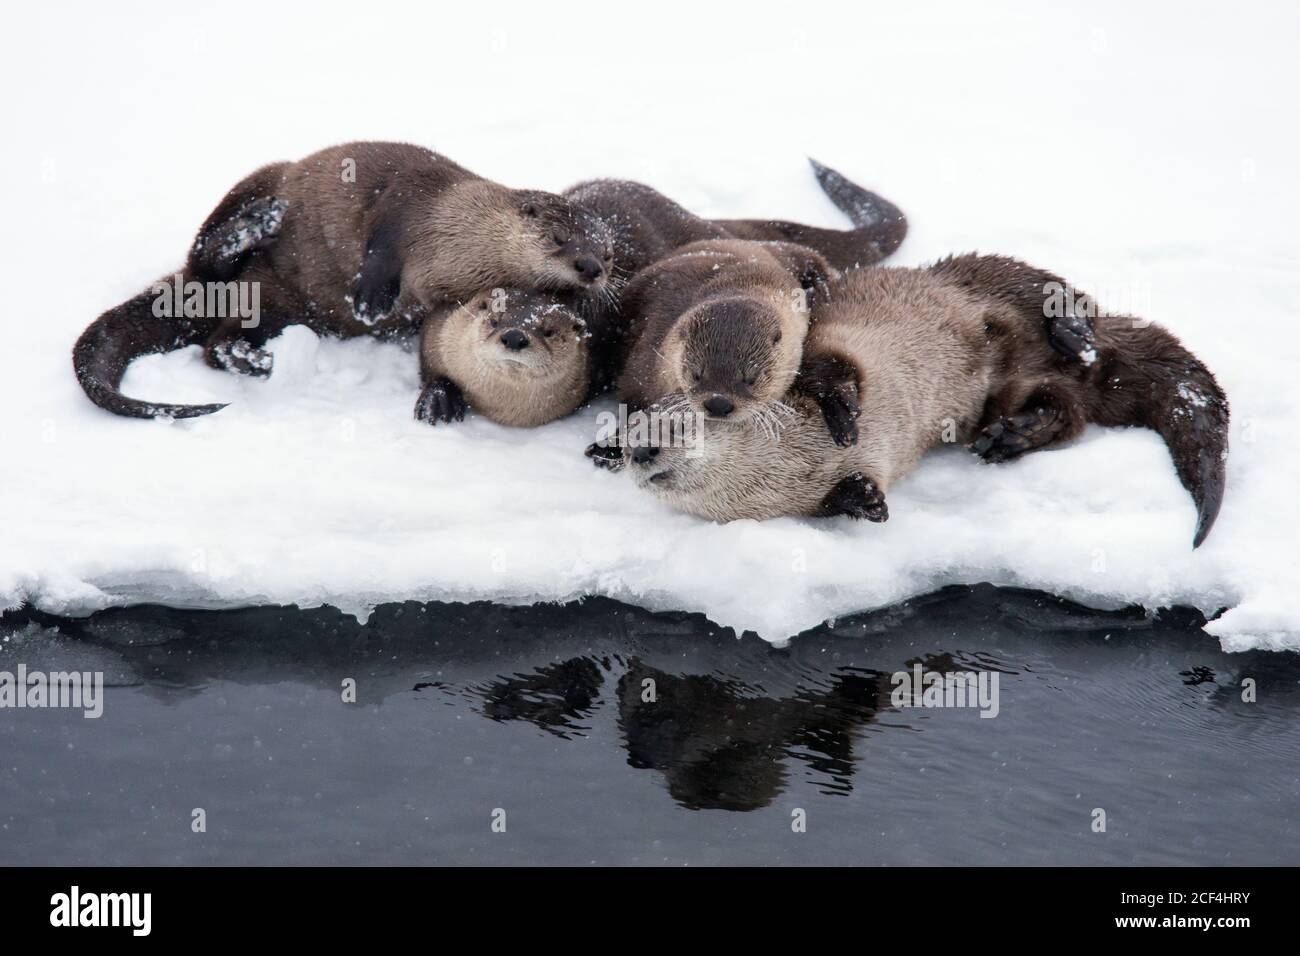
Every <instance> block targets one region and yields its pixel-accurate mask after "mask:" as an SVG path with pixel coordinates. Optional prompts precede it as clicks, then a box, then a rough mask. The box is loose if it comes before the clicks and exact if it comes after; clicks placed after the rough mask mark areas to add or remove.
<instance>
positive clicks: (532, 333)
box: [461, 289, 588, 379]
mask: <svg viewBox="0 0 1300 956" xmlns="http://www.w3.org/2000/svg"><path fill="white" fill-rule="evenodd" d="M461 314H462V316H463V320H464V321H465V322H466V323H467V324H468V325H469V335H470V338H471V341H472V343H473V350H474V354H475V358H477V360H478V361H479V362H480V363H482V364H483V365H485V366H490V367H493V368H495V369H497V370H498V371H500V372H501V373H503V374H507V375H517V376H522V377H525V378H537V379H543V378H552V377H567V376H570V375H572V374H574V372H575V369H576V368H578V367H584V366H585V363H586V360H587V359H586V349H587V338H588V332H587V324H586V322H584V321H583V319H582V317H581V316H580V315H579V314H578V313H577V312H576V311H574V310H573V309H572V308H571V307H570V306H569V305H568V304H567V303H566V302H564V300H562V299H561V298H559V297H557V296H556V295H553V294H548V293H545V292H532V291H527V290H523V289H492V290H491V291H488V292H482V293H480V294H479V295H477V296H474V297H473V298H472V299H471V300H470V301H469V302H467V303H466V304H465V305H463V306H461Z"/></svg>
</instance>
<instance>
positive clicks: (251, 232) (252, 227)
mask: <svg viewBox="0 0 1300 956" xmlns="http://www.w3.org/2000/svg"><path fill="white" fill-rule="evenodd" d="M288 208H289V204H288V202H286V201H285V200H283V199H278V198H276V197H275V196H264V197H262V198H261V199H254V200H252V201H251V202H248V203H246V204H245V205H244V206H243V207H242V208H241V209H240V210H239V212H238V213H236V214H235V217H234V218H233V219H231V220H230V221H229V222H228V223H226V224H225V226H224V227H222V230H221V232H220V233H218V234H217V235H215V236H213V237H211V239H210V240H209V242H213V241H215V242H216V254H217V258H218V259H219V260H225V261H234V260H236V259H238V258H240V257H241V256H244V255H246V254H247V253H250V252H252V251H253V250H254V249H261V248H264V247H265V246H268V245H270V244H271V242H272V240H274V239H275V237H276V236H278V235H279V234H280V228H281V227H282V226H283V225H284V214H285V211H286V210H287V209H288Z"/></svg>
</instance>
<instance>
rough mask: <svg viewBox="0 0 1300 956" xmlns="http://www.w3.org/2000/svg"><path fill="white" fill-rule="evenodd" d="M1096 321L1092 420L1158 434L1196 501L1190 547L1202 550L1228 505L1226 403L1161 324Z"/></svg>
mask: <svg viewBox="0 0 1300 956" xmlns="http://www.w3.org/2000/svg"><path fill="white" fill-rule="evenodd" d="M1093 323H1094V326H1095V328H1096V332H1097V344H1098V346H1099V351H1100V355H1101V368H1100V370H1099V377H1098V378H1097V379H1096V383H1097V388H1096V389H1094V390H1093V391H1092V394H1091V395H1090V400H1089V406H1090V408H1089V414H1088V419H1089V421H1095V422H1097V423H1098V424H1101V425H1142V426H1145V427H1146V428H1151V429H1154V430H1155V431H1157V432H1159V433H1160V437H1161V438H1163V439H1164V440H1165V444H1166V445H1168V446H1169V454H1170V455H1171V456H1172V457H1173V459H1174V468H1175V469H1176V470H1177V471H1178V478H1179V480H1180V481H1182V483H1183V487H1184V488H1186V489H1187V490H1188V492H1190V493H1191V496H1192V500H1193V501H1194V502H1195V503H1196V536H1195V537H1194V538H1193V539H1192V547H1194V548H1195V547H1200V544H1201V542H1202V541H1204V540H1205V538H1206V535H1208V534H1209V533H1210V529H1211V528H1212V527H1213V526H1214V519H1215V518H1217V517H1218V515H1219V506H1220V505H1221V504H1222V503H1223V490H1224V483H1225V479H1226V473H1227V464H1228V399H1227V397H1226V396H1225V395H1224V393H1223V389H1221V388H1220V387H1219V383H1218V382H1217V381H1215V379H1214V375H1213V374H1212V373H1211V372H1210V370H1209V369H1208V368H1206V367H1205V365H1204V364H1202V362H1201V361H1200V359H1198V358H1197V357H1196V356H1195V355H1193V354H1192V353H1191V352H1189V351H1188V350H1187V349H1185V348H1183V346H1182V344H1181V343H1180V342H1179V341H1178V340H1177V339H1176V338H1174V336H1172V335H1170V334H1169V333H1168V332H1166V331H1165V330H1164V329H1162V328H1160V327H1159V326H1157V325H1145V326H1144V325H1143V324H1142V323H1141V322H1139V321H1138V320H1135V319H1131V318H1127V317H1121V316H1116V317H1102V318H1096V319H1094V320H1093Z"/></svg>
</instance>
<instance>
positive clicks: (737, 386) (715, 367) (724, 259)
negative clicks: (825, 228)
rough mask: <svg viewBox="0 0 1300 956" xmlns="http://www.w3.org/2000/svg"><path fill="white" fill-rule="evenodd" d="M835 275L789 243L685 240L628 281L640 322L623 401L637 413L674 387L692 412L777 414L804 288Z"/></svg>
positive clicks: (802, 317)
mask: <svg viewBox="0 0 1300 956" xmlns="http://www.w3.org/2000/svg"><path fill="white" fill-rule="evenodd" d="M834 274H835V271H834V270H833V269H832V268H831V267H830V264H829V263H827V261H826V260H825V259H824V258H823V257H822V256H821V255H819V254H818V253H817V252H814V251H813V250H812V249H809V248H807V247H806V246H800V245H795V244H793V243H784V242H753V241H748V240H743V239H724V240H713V241H708V242H695V243H691V244H690V245H687V246H683V247H682V248H680V249H678V250H677V251H676V252H674V253H673V254H671V255H669V256H667V257H666V258H664V259H662V260H660V261H659V262H656V263H655V264H654V265H652V266H650V267H649V268H648V269H645V270H643V271H642V272H641V273H639V274H638V275H637V277H636V278H635V279H634V280H633V281H632V282H631V284H630V285H629V286H628V288H627V293H626V299H627V305H628V308H629V309H630V310H631V311H632V312H633V314H635V315H636V316H637V319H636V321H637V323H638V326H639V327H638V328H636V329H635V331H634V341H635V344H634V345H633V346H632V348H631V349H630V352H629V355H628V359H627V363H626V367H625V369H624V371H623V374H622V376H621V377H620V378H619V385H618V390H619V397H620V399H621V400H622V401H623V402H624V403H625V404H626V405H627V406H628V408H629V410H632V411H636V410H640V409H644V408H646V407H648V406H650V405H651V404H654V403H656V402H659V401H660V400H661V399H663V398H664V397H665V396H668V395H676V396H679V397H680V399H681V401H682V402H683V404H684V405H685V406H686V407H689V408H690V409H691V410H693V411H695V412H696V413H698V414H702V415H707V416H709V417H712V418H729V419H731V420H733V421H736V422H746V421H749V420H750V419H752V418H755V417H762V418H766V417H768V416H771V415H772V414H775V413H774V412H773V410H772V407H771V406H772V405H773V403H776V402H780V400H781V399H782V397H783V396H784V395H785V394H786V393H787V392H788V391H789V390H790V387H791V386H792V385H793V384H794V380H795V375H796V374H797V373H798V371H799V364H800V360H801V358H802V356H803V343H804V337H805V335H806V334H807V332H808V317H809V312H810V305H809V299H810V296H811V295H813V294H815V292H816V290H817V289H818V288H825V286H826V283H827V281H828V280H829V279H830V278H831V276H832V275H834Z"/></svg>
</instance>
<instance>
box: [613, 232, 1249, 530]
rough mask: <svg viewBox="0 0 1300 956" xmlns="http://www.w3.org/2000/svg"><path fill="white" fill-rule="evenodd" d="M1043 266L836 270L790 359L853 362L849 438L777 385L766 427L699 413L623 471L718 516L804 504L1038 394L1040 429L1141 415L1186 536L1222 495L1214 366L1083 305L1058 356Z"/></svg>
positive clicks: (1222, 402)
mask: <svg viewBox="0 0 1300 956" xmlns="http://www.w3.org/2000/svg"><path fill="white" fill-rule="evenodd" d="M1052 280H1054V277H1053V276H1051V274H1050V273H1044V272H1041V271H1040V270H1035V269H1033V267H1031V266H1027V265H1025V264H1024V263H1020V262H1017V261H1016V260H1013V259H1006V258H1001V257H992V256H961V257H956V258H950V259H945V260H943V261H942V262H939V263H937V264H935V265H934V266H932V267H930V268H929V269H872V270H859V271H854V272H851V273H848V274H847V275H846V276H845V277H844V278H843V279H842V280H840V281H839V282H837V283H835V284H834V285H833V287H832V289H831V294H830V299H829V301H828V302H827V303H826V304H824V305H822V306H821V307H819V308H818V309H816V311H815V314H814V321H813V325H812V328H811V331H810V332H809V334H808V339H807V342H806V345H805V349H804V353H805V359H806V361H809V362H811V361H815V360H816V359H818V358H820V357H826V356H834V357H837V358H839V359H841V360H843V361H844V362H845V363H846V364H848V365H849V366H851V367H852V368H853V369H854V370H855V373H856V378H857V385H858V401H859V406H860V408H861V417H860V418H859V420H858V426H859V440H858V443H857V444H856V445H853V446H849V447H840V446H837V445H836V444H835V443H834V442H833V441H832V439H831V437H830V434H829V433H828V431H827V430H826V428H825V426H824V424H823V419H822V416H821V414H820V410H819V408H818V406H817V405H816V403H815V402H813V401H811V400H810V399H806V398H803V397H792V398H790V399H789V402H790V405H791V407H792V408H793V410H794V414H793V415H791V416H790V417H789V420H788V421H787V422H786V423H785V426H784V428H783V429H782V430H781V433H780V435H779V437H776V438H774V437H773V436H771V435H768V434H765V433H764V432H763V431H762V430H761V429H757V428H753V427H750V426H747V425H743V424H735V425H732V424H729V423H725V424H724V423H712V422H710V423H707V424H706V428H705V432H704V436H703V440H702V442H701V443H700V444H699V446H698V447H697V448H695V449H685V448H661V449H660V451H659V453H658V454H657V455H656V456H655V457H654V458H652V459H650V460H649V461H643V462H641V463H640V464H637V463H636V462H635V461H633V460H632V456H631V454H630V452H629V453H628V454H627V455H626V458H627V459H628V460H629V462H631V464H632V466H633V473H634V475H635V476H636V480H637V482H638V484H639V485H641V486H642V487H644V488H646V489H648V490H650V491H651V492H653V493H655V494H656V495H658V496H659V497H660V498H662V499H663V500H665V501H667V502H668V503H670V504H672V505H674V506H675V507H677V508H680V509H682V510H684V511H687V512H690V513H693V514H698V515H702V516H704V517H708V518H713V519H715V520H721V521H727V520H733V519H737V518H770V517H776V516H780V515H813V514H817V513H818V511H819V509H820V507H821V505H822V503H823V499H824V498H825V496H826V495H827V493H828V492H830V491H831V489H832V488H833V487H834V486H835V484H836V483H837V482H838V481H839V480H840V479H842V478H844V477H846V476H848V475H850V474H852V473H854V472H861V473H862V474H863V475H865V476H866V477H868V478H870V479H871V480H872V481H873V482H874V483H875V484H876V486H877V487H878V488H879V489H880V490H881V491H882V492H883V491H886V490H888V489H889V487H890V486H892V485H893V484H894V483H895V482H897V481H898V480H899V479H900V478H902V477H903V476H904V475H906V474H907V473H908V472H909V471H910V470H911V469H912V468H913V467H914V466H915V464H916V463H917V461H918V460H919V459H920V457H921V455H922V454H924V452H925V451H926V450H927V449H928V448H930V447H932V446H933V445H935V444H936V443H938V442H940V441H960V442H963V443H964V442H967V441H970V440H971V438H972V437H974V435H975V433H976V430H977V429H978V428H980V427H983V426H985V425H987V424H989V423H990V422H992V421H996V420H998V419H999V418H1001V417H1002V416H1004V415H1009V414H1013V413H1016V412H1021V411H1023V410H1025V409H1032V408H1039V407H1049V408H1051V409H1052V410H1053V412H1054V413H1058V414H1059V415H1060V416H1061V417H1062V419H1063V425H1062V427H1061V428H1060V429H1059V431H1057V432H1056V433H1055V434H1054V435H1053V437H1052V438H1051V440H1050V441H1047V442H1045V443H1044V444H1043V445H1041V446H1039V447H1047V446H1049V445H1056V444H1059V443H1061V442H1063V441H1066V440H1068V439H1070V438H1072V437H1074V436H1075V435H1077V434H1078V432H1079V431H1080V430H1081V429H1082V428H1083V426H1084V425H1085V424H1086V423H1088V422H1095V423H1098V424H1102V425H1139V426H1143V427H1148V428H1153V429H1155V430H1157V431H1158V432H1160V434H1161V436H1162V437H1163V438H1164V439H1165V441H1166V443H1167V445H1168V446H1169V450H1170V453H1171V455H1172V456H1173V458H1174V463H1175V466H1176V468H1177V470H1178V474H1179V477H1180V478H1181V479H1182V481H1183V484H1184V485H1185V486H1186V487H1187V488H1188V490H1189V491H1190V492H1191V494H1192V497H1193V499H1194V500H1195V501H1196V504H1197V509H1198V523H1197V530H1196V536H1195V540H1194V544H1196V545H1199V544H1200V543H1201V542H1202V541H1203V540H1204V538H1205V535H1206V534H1208V533H1209V529H1210V527H1211V526H1212V525H1213V523H1214V519H1215V516H1216V515H1217V513H1218V509H1219V505H1220V502H1221V500H1222V495H1223V484H1224V462H1225V461H1226V457H1227V432H1228V406H1227V400H1226V398H1225V397H1224V395H1223V392H1222V390H1221V389H1220V388H1219V387H1218V384H1217V383H1216V382H1215V380H1214V376H1213V375H1212V374H1211V373H1210V372H1209V370H1208V369H1206V368H1205V366H1204V365H1203V364H1202V363H1201V362H1200V361H1199V360H1197V359H1196V357H1195V356H1193V355H1192V354H1191V353H1190V352H1188V351H1187V350H1186V349H1184V348H1183V347H1182V346H1181V345H1180V344H1179V343H1178V341H1177V340H1176V339H1175V338H1174V337H1173V336H1172V335H1170V334H1169V333H1168V332H1166V331H1165V330H1163V329H1161V328H1159V327H1157V326H1153V325H1146V324H1143V323H1141V322H1138V321H1136V320H1134V319H1131V318H1128V317H1107V316H1099V317H1097V318H1096V319H1095V320H1094V324H1095V328H1096V333H1097V345H1098V353H1099V359H1098V360H1097V361H1094V362H1092V363H1091V364H1082V363H1070V362H1068V361H1066V360H1065V359H1064V358H1062V356H1060V355H1059V354H1057V353H1056V352H1055V351H1054V350H1053V349H1052V347H1051V345H1050V344H1049V343H1048V341H1047V337H1046V335H1045V322H1046V319H1045V316H1044V300H1043V298H1042V292H1043V288H1044V285H1045V283H1046V282H1048V281H1052Z"/></svg>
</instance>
